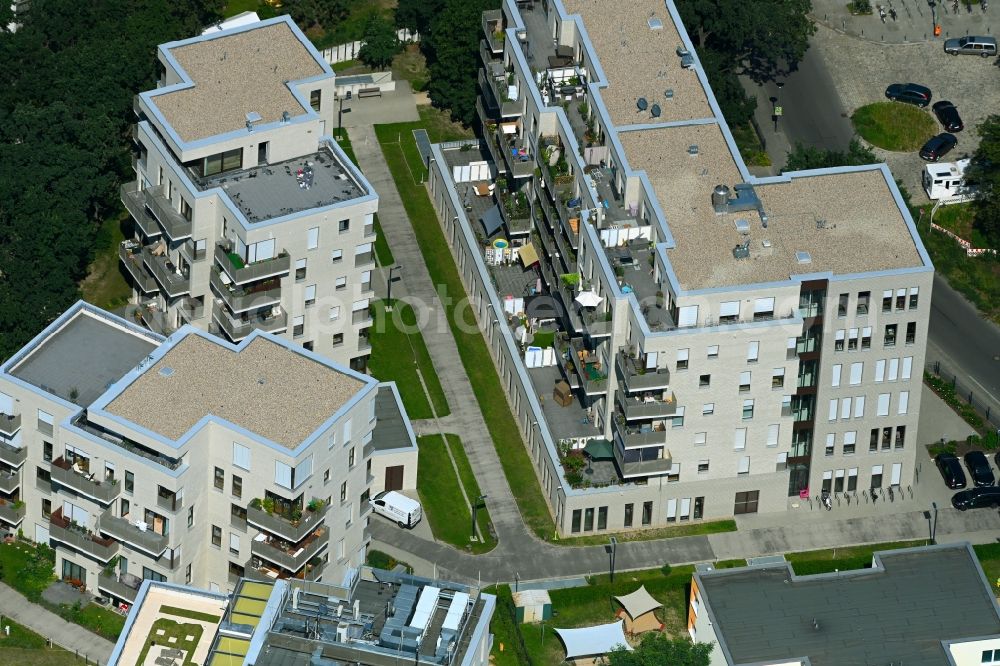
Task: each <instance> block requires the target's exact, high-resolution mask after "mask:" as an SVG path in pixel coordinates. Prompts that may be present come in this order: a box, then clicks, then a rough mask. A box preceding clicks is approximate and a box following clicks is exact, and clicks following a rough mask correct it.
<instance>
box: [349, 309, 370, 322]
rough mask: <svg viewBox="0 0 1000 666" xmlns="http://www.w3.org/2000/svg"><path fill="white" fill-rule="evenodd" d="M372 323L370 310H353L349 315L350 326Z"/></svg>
mask: <svg viewBox="0 0 1000 666" xmlns="http://www.w3.org/2000/svg"><path fill="white" fill-rule="evenodd" d="M371 321H372V311H371V308H363V309H361V310H355V311H353V312H352V313H351V323H352V324H365V323H370V322H371Z"/></svg>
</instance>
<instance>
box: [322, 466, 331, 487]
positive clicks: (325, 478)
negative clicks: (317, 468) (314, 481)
mask: <svg viewBox="0 0 1000 666" xmlns="http://www.w3.org/2000/svg"><path fill="white" fill-rule="evenodd" d="M328 483H330V470H328V469H327V470H323V485H324V486H325V485H326V484H328Z"/></svg>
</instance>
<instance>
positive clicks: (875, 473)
mask: <svg viewBox="0 0 1000 666" xmlns="http://www.w3.org/2000/svg"><path fill="white" fill-rule="evenodd" d="M870 487H872V488H881V487H882V465H873V466H872V483H871V486H870Z"/></svg>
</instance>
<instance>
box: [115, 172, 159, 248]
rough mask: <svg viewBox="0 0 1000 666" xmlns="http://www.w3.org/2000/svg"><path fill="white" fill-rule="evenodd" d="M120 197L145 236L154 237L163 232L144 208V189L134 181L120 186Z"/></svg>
mask: <svg viewBox="0 0 1000 666" xmlns="http://www.w3.org/2000/svg"><path fill="white" fill-rule="evenodd" d="M120 192H121V199H122V203H123V204H125V210H127V211H128V213H129V215H131V216H132V219H133V220H135V223H136V225H137V226H138V227H139V230H140V231H142V234H143V235H144V236H145V237H146V238H155V237H157V236H159V235H161V234H162V233H163V232H162V231H161V230H160V225H159V224H158V223H157V222H156V219H155V218H154V217H153V216H152V215H150V214H149V211H148V210H146V191H145V190H140V189H139V184H138V183H137V182H135V181H132V182H131V183H125V184H124V185H122V186H121V190H120Z"/></svg>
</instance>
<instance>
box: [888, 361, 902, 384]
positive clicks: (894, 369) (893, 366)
mask: <svg viewBox="0 0 1000 666" xmlns="http://www.w3.org/2000/svg"><path fill="white" fill-rule="evenodd" d="M898 376H899V359H898V358H890V359H889V376H888V377H887V379H888V380H889V381H890V382H894V381H896V378H897V377H898Z"/></svg>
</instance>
